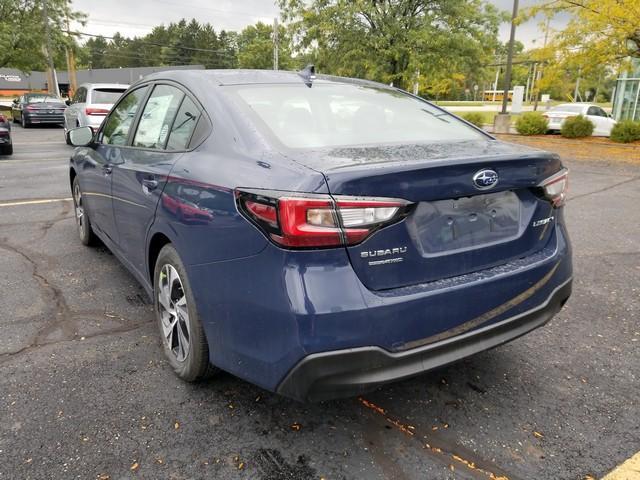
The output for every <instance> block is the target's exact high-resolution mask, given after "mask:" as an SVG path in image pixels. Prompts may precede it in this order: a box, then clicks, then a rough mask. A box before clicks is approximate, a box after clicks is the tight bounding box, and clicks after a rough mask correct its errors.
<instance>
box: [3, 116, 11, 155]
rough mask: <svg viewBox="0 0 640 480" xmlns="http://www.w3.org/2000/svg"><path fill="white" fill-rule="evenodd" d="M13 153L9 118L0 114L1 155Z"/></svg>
mask: <svg viewBox="0 0 640 480" xmlns="http://www.w3.org/2000/svg"><path fill="white" fill-rule="evenodd" d="M12 153H13V142H12V141H11V124H10V123H9V120H8V119H7V117H6V116H4V115H3V114H2V113H0V155H11V154H12Z"/></svg>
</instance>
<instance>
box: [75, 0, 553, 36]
mask: <svg viewBox="0 0 640 480" xmlns="http://www.w3.org/2000/svg"><path fill="white" fill-rule="evenodd" d="M489 1H490V2H491V3H493V4H494V5H496V6H497V7H498V8H500V9H503V10H508V11H509V12H510V11H511V9H512V8H513V0H489ZM534 3H536V0H521V2H520V5H521V8H524V7H528V6H530V5H532V4H534ZM73 5H74V6H75V8H76V9H77V10H80V11H82V12H85V13H87V14H88V15H89V18H88V22H87V25H86V26H84V27H82V26H76V27H75V28H76V29H78V30H81V31H83V32H86V33H91V34H94V35H105V36H110V35H112V34H113V33H115V32H120V33H121V34H123V35H125V36H129V37H133V36H143V35H145V34H147V33H149V32H150V31H151V29H152V28H153V27H154V26H156V25H160V24H163V23H164V24H165V25H166V24H168V23H170V22H176V21H178V20H180V19H181V18H187V19H191V18H195V19H196V20H198V22H201V23H207V22H208V23H210V24H211V25H213V27H214V28H215V29H216V30H217V31H218V30H223V29H224V30H237V31H239V30H241V29H242V28H244V27H245V26H247V25H250V24H252V23H256V22H258V21H263V22H268V23H271V22H273V18H274V17H276V16H277V15H278V8H277V7H276V5H275V2H274V1H272V0H102V1H100V2H97V1H96V0H73ZM540 21H541V19H536V20H532V21H529V22H527V23H526V24H523V25H520V26H519V27H518V30H517V32H516V39H517V40H520V41H521V42H523V43H524V44H525V46H526V47H532V46H536V45H539V44H541V43H542V41H543V38H544V34H543V33H542V31H541V30H540V28H539V25H538V24H539V23H540ZM563 23H565V22H563V21H562V20H556V21H554V23H553V24H552V26H554V27H556V28H559V27H561V26H562V25H563ZM500 37H501V39H502V40H504V41H507V40H508V39H509V24H508V23H504V24H503V25H502V26H501V28H500Z"/></svg>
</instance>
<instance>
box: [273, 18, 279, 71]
mask: <svg viewBox="0 0 640 480" xmlns="http://www.w3.org/2000/svg"><path fill="white" fill-rule="evenodd" d="M278 33H279V32H278V17H276V18H274V19H273V69H274V70H278V43H280V42H279V41H278Z"/></svg>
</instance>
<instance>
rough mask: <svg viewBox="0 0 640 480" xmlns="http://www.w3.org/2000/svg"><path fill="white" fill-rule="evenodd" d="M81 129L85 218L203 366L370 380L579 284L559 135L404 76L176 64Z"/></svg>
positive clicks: (175, 350)
mask: <svg viewBox="0 0 640 480" xmlns="http://www.w3.org/2000/svg"><path fill="white" fill-rule="evenodd" d="M70 138H71V140H72V142H73V143H74V145H77V146H80V148H77V149H76V150H75V152H74V154H73V156H72V158H71V162H70V177H69V180H70V186H71V189H72V192H73V198H74V202H75V210H76V219H77V227H78V232H79V235H80V239H81V241H82V242H83V243H85V244H91V243H92V242H93V241H94V240H95V239H96V237H99V238H100V239H101V240H102V242H104V244H106V245H107V246H108V247H109V248H110V249H111V250H112V251H113V252H114V254H115V255H116V256H117V257H118V258H119V259H120V260H121V261H122V262H123V264H124V265H126V267H127V268H128V269H129V270H130V271H131V272H132V274H133V275H134V276H135V277H136V278H137V279H138V280H139V281H140V283H141V284H142V285H143V286H144V288H145V289H146V290H147V292H148V293H149V294H150V295H151V296H152V298H153V299H154V303H155V312H156V315H157V321H158V327H159V332H160V335H161V337H162V342H163V346H164V351H165V354H166V356H167V358H168V359H169V362H170V364H171V366H172V367H173V369H174V370H175V372H176V373H177V375H179V376H180V377H181V378H183V379H184V380H187V381H194V380H198V379H201V378H203V377H206V376H208V375H209V374H210V373H212V372H213V371H215V368H220V369H223V370H226V371H228V372H231V373H232V374H234V375H237V376H239V377H241V378H243V379H246V380H248V381H250V382H253V383H255V384H257V385H260V386H261V387H264V388H266V389H268V390H272V391H277V392H279V393H281V394H283V395H286V396H290V397H293V398H297V399H301V400H321V399H327V398H334V397H339V396H345V395H353V394H356V393H359V392H362V391H367V390H370V389H372V388H375V387H376V386H379V385H381V384H384V383H386V382H389V381H392V380H396V379H400V378H405V377H409V376H412V375H416V374H419V373H421V372H424V371H426V370H429V369H433V368H436V367H439V366H441V365H445V364H448V363H451V362H454V361H456V360H459V359H461V358H464V357H467V356H469V355H472V354H474V353H477V352H480V351H483V350H486V349H489V348H492V347H495V346H497V345H500V344H503V343H505V342H508V341H510V340H513V339H514V338H517V337H519V336H521V335H523V334H525V333H527V332H529V331H530V330H533V329H534V328H537V327H539V326H541V325H543V324H545V323H546V322H547V321H549V319H551V318H552V317H553V315H555V313H556V312H558V310H560V308H561V307H562V305H563V304H564V303H565V302H566V300H567V299H568V298H569V295H570V293H571V282H572V267H571V247H570V243H569V237H568V236H567V231H566V227H565V223H564V218H563V204H564V200H565V191H566V188H567V170H566V169H565V168H564V167H563V166H562V164H561V162H560V159H559V158H558V156H557V155H554V154H551V153H547V152H543V151H539V150H533V149H528V148H523V147H520V146H516V145H511V144H507V143H502V142H499V141H497V140H496V139H494V138H493V137H491V136H489V135H487V134H486V133H484V132H483V131H482V130H480V129H477V128H475V127H474V126H472V125H470V124H468V123H466V122H464V121H462V120H460V119H459V118H457V117H455V116H454V115H452V114H450V113H448V112H446V111H444V110H442V109H440V108H439V107H437V106H434V105H432V104H431V103H429V102H426V101H424V100H422V99H420V98H417V97H414V96H412V95H409V94H408V93H406V92H403V91H401V90H398V89H396V88H393V87H389V86H386V85H381V84H377V83H372V82H366V81H360V80H353V79H347V78H337V77H324V76H318V77H316V76H315V75H314V74H313V70H312V69H306V70H305V71H303V72H301V73H294V72H271V71H234V70H226V71H176V72H163V73H158V74H154V75H151V76H149V77H146V78H145V79H144V80H142V81H140V82H138V83H137V84H135V85H133V86H132V87H131V88H130V89H129V90H128V92H127V93H125V94H124V95H123V97H122V98H121V99H120V100H119V102H118V103H117V104H116V105H115V107H114V108H113V110H112V111H111V113H110V114H109V116H108V117H107V118H106V119H105V121H104V122H103V124H102V126H101V127H100V129H99V130H98V132H97V134H96V135H95V136H93V135H92V132H91V129H90V128H89V127H82V128H78V129H74V130H71V133H70Z"/></svg>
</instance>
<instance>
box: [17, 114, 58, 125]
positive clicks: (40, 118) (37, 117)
mask: <svg viewBox="0 0 640 480" xmlns="http://www.w3.org/2000/svg"><path fill="white" fill-rule="evenodd" d="M24 119H25V121H26V122H29V123H52V124H63V123H64V114H62V113H60V114H58V113H24Z"/></svg>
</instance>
